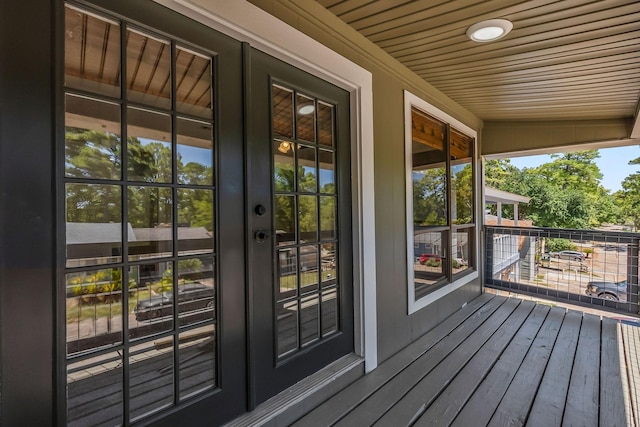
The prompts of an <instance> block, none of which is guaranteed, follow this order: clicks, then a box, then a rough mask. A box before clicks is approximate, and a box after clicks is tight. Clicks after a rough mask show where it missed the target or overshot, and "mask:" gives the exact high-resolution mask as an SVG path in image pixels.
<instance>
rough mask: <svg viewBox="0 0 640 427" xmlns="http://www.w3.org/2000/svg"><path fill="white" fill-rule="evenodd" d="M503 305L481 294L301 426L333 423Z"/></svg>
mask: <svg viewBox="0 0 640 427" xmlns="http://www.w3.org/2000/svg"><path fill="white" fill-rule="evenodd" d="M503 302H504V301H501V300H500V299H495V298H493V295H491V294H483V295H482V296H480V297H478V298H476V299H474V300H473V301H471V302H470V303H469V304H467V305H465V306H464V307H463V308H461V309H460V310H458V311H457V312H456V313H455V314H453V315H452V316H451V317H449V318H448V319H447V320H445V321H444V322H442V323H441V324H440V325H438V326H437V327H435V328H434V329H433V330H431V331H430V332H428V333H427V334H425V335H423V336H422V337H420V338H419V339H418V340H416V341H415V342H414V343H412V344H411V345H410V346H408V347H407V348H406V349H405V351H402V352H400V353H398V354H396V355H395V356H393V357H392V358H391V359H389V360H388V361H386V362H385V363H384V364H382V365H380V366H379V367H378V368H377V369H375V370H374V371H373V372H371V373H369V374H368V375H366V376H364V377H363V378H361V379H360V381H356V382H354V383H352V384H350V385H349V386H348V387H347V388H346V389H345V390H344V391H343V392H342V393H339V394H336V395H334V396H332V397H331V398H330V399H329V400H328V401H327V402H326V403H325V404H324V405H321V406H319V407H317V408H315V409H314V410H313V411H312V412H311V413H309V414H308V416H307V417H305V420H304V425H305V426H307V427H325V426H327V425H331V424H333V423H335V422H337V421H338V420H339V419H340V418H341V417H342V416H343V415H344V414H346V413H348V412H349V411H350V410H351V409H353V408H354V407H356V406H357V405H359V404H360V403H361V402H363V401H364V400H365V399H366V398H368V397H369V396H371V394H373V393H374V392H375V391H376V390H378V389H379V388H380V387H382V386H383V385H384V384H386V383H387V382H388V381H389V380H391V379H392V378H394V377H395V376H396V375H397V374H399V373H400V372H401V371H402V370H404V369H405V368H406V367H407V366H408V365H409V364H411V363H412V362H414V361H416V360H417V359H418V358H419V357H421V356H422V355H423V354H425V353H426V352H427V351H429V350H430V349H431V348H432V347H433V346H434V345H436V344H437V343H439V342H440V341H441V340H442V339H444V338H445V337H447V336H448V335H449V334H450V333H451V332H453V331H454V330H455V329H456V328H457V327H459V326H460V325H461V324H462V323H463V322H464V321H466V320H467V319H469V318H470V317H472V318H473V319H474V320H477V319H480V317H481V316H482V315H483V313H488V312H489V311H491V310H493V309H494V307H495V308H497V307H498V306H499V305H500V304H501V303H503ZM296 425H297V423H296V424H294V426H296Z"/></svg>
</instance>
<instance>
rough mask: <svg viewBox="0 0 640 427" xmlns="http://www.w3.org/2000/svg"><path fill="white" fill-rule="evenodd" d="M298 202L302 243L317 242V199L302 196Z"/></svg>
mask: <svg viewBox="0 0 640 427" xmlns="http://www.w3.org/2000/svg"><path fill="white" fill-rule="evenodd" d="M298 200H299V206H298V211H299V212H298V223H299V224H300V225H299V226H300V242H301V243H304V242H315V241H317V240H318V206H317V197H316V196H300V197H299V198H298Z"/></svg>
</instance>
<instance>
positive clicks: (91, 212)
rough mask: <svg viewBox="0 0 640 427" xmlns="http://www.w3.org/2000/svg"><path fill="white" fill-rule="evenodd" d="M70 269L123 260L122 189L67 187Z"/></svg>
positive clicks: (106, 186) (80, 185)
mask: <svg viewBox="0 0 640 427" xmlns="http://www.w3.org/2000/svg"><path fill="white" fill-rule="evenodd" d="M65 193H66V237H67V239H66V240H67V267H80V266H85V265H97V264H106V263H112V262H120V261H121V260H122V212H121V208H122V203H121V187H120V186H117V185H102V184H67V185H66V186H65Z"/></svg>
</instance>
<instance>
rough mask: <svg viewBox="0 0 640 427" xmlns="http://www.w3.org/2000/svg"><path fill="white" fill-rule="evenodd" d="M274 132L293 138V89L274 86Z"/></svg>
mask: <svg viewBox="0 0 640 427" xmlns="http://www.w3.org/2000/svg"><path fill="white" fill-rule="evenodd" d="M271 96H272V97H273V101H272V108H273V133H274V134H275V135H279V136H284V137H288V138H293V91H291V90H289V89H285V88H283V87H280V86H277V85H273V86H272V94H271Z"/></svg>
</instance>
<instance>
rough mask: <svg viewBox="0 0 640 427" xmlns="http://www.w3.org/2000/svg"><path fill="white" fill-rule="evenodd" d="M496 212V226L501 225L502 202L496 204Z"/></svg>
mask: <svg viewBox="0 0 640 427" xmlns="http://www.w3.org/2000/svg"><path fill="white" fill-rule="evenodd" d="M497 206H498V212H497V213H496V215H497V216H498V225H502V202H498V203H497Z"/></svg>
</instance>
